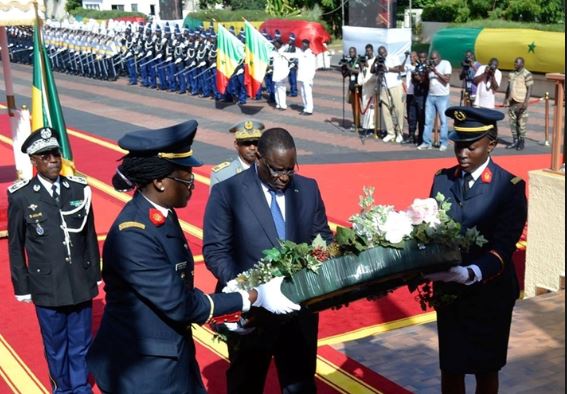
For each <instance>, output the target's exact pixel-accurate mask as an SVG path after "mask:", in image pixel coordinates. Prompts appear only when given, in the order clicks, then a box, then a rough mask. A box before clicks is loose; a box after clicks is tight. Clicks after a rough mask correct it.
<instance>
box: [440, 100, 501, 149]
mask: <svg viewBox="0 0 567 394" xmlns="http://www.w3.org/2000/svg"><path fill="white" fill-rule="evenodd" d="M445 115H447V116H448V117H450V118H452V119H453V120H454V123H453V129H454V130H453V131H451V132H450V133H449V139H450V140H452V141H455V142H471V141H476V140H478V139H481V138H482V137H484V136H485V135H488V134H490V133H492V134H493V135H494V136H496V132H497V127H496V122H498V121H499V120H502V119H504V114H503V113H502V112H499V111H495V110H493V109H488V108H474V107H457V106H455V107H450V108H447V110H446V111H445Z"/></svg>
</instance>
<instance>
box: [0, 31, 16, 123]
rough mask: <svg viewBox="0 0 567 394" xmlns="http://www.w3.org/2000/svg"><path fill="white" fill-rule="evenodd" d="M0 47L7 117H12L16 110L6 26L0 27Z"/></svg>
mask: <svg viewBox="0 0 567 394" xmlns="http://www.w3.org/2000/svg"><path fill="white" fill-rule="evenodd" d="M0 47H2V50H1V53H2V71H3V73H4V85H5V86H6V104H7V106H8V115H9V116H10V117H13V116H14V113H13V111H14V110H15V109H16V98H15V97H14V83H13V81H12V69H11V67H10V51H9V49H8V34H7V33H6V26H0Z"/></svg>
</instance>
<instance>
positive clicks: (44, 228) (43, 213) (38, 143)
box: [8, 128, 100, 393]
mask: <svg viewBox="0 0 567 394" xmlns="http://www.w3.org/2000/svg"><path fill="white" fill-rule="evenodd" d="M21 149H22V152H24V153H27V154H28V155H29V156H30V158H31V161H32V163H33V165H34V166H35V168H36V169H37V175H36V176H34V177H33V178H32V179H31V180H23V181H20V182H17V183H15V184H14V185H13V186H11V187H10V188H9V189H8V203H9V206H8V216H9V221H8V232H9V251H10V270H11V274H12V284H13V285H14V292H15V294H16V299H17V300H18V301H23V302H33V303H34V305H35V309H36V313H37V317H38V321H39V326H40V328H41V335H42V339H43V345H44V347H45V357H46V359H47V364H48V367H49V374H50V377H51V379H50V380H51V382H52V388H53V393H71V392H72V393H92V390H91V386H90V385H89V383H88V382H87V365H86V360H85V356H86V354H87V350H88V348H89V346H90V344H91V341H92V333H91V322H92V301H91V300H92V299H93V298H94V297H96V295H97V294H98V286H97V282H98V281H100V254H99V250H98V242H97V238H96V232H95V226H94V219H93V211H92V207H91V195H92V194H91V189H90V188H89V186H87V182H86V181H85V180H84V179H83V178H79V177H73V176H71V177H64V176H60V175H59V172H60V171H61V153H60V151H59V143H58V141H57V139H56V138H55V132H54V130H52V129H51V128H43V129H40V130H37V131H36V132H34V133H32V134H31V135H30V136H29V137H28V138H27V139H26V140H25V141H24V143H23V145H22V148H21Z"/></svg>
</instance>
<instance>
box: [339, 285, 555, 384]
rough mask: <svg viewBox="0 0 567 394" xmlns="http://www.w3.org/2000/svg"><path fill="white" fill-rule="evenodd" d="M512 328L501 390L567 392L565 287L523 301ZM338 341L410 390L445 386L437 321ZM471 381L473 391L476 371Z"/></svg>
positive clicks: (349, 353) (353, 355)
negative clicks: (440, 360) (566, 376)
mask: <svg viewBox="0 0 567 394" xmlns="http://www.w3.org/2000/svg"><path fill="white" fill-rule="evenodd" d="M511 331H512V332H511V338H510V346H509V351H508V365H506V366H505V367H504V368H503V370H502V372H501V375H500V392H502V393H514V394H516V393H517V394H520V393H526V394H527V393H533V394H540V393H546V394H552V393H557V394H560V393H561V394H563V393H565V292H564V291H559V292H556V293H549V294H546V295H542V296H538V297H533V298H529V299H526V300H522V301H519V302H518V303H517V304H516V308H515V309H514V315H513V322H512V330H511ZM334 347H335V349H337V350H340V351H342V352H344V353H345V354H346V355H347V356H349V357H351V358H353V359H355V360H357V361H358V362H360V363H362V364H364V365H365V366H367V367H368V368H370V369H372V370H374V371H376V372H378V373H380V374H381V375H382V376H384V377H386V378H388V379H390V380H393V381H394V382H396V383H398V384H399V385H401V386H403V387H405V388H406V389H408V390H410V391H413V392H415V393H420V394H429V393H431V394H433V393H439V392H440V373H439V369H438V359H437V328H436V323H435V322H433V323H427V324H424V325H420V326H412V327H407V328H402V329H399V330H395V331H390V332H386V333H383V334H379V335H376V336H372V337H367V338H364V339H359V340H355V341H351V342H348V343H342V344H338V345H334ZM467 385H468V387H469V391H468V392H471V393H472V392H473V391H472V390H473V387H474V378H473V377H472V376H467Z"/></svg>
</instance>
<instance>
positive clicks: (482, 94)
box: [473, 59, 502, 109]
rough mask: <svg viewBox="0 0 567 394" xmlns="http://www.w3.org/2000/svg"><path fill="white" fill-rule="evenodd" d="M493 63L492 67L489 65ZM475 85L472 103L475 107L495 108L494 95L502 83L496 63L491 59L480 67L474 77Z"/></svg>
mask: <svg viewBox="0 0 567 394" xmlns="http://www.w3.org/2000/svg"><path fill="white" fill-rule="evenodd" d="M493 61H495V62H496V63H494V66H493V67H491V65H492V64H493ZM474 81H475V83H476V97H475V100H474V103H473V106H475V107H482V108H491V109H494V107H495V93H496V91H497V90H498V87H499V86H500V83H501V82H502V72H501V71H500V70H499V69H498V61H497V60H496V59H491V61H490V62H489V64H488V65H483V66H480V67H479V69H478V70H477V71H476V74H475V76H474Z"/></svg>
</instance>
